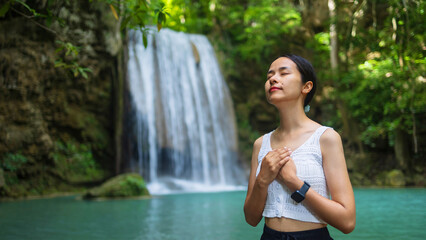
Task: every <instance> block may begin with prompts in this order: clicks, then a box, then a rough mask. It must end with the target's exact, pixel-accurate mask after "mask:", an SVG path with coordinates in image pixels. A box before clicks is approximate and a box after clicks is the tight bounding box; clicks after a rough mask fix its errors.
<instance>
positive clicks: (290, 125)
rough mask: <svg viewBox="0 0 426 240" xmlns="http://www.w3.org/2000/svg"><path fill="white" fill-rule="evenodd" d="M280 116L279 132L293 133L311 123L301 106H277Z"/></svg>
mask: <svg viewBox="0 0 426 240" xmlns="http://www.w3.org/2000/svg"><path fill="white" fill-rule="evenodd" d="M277 109H278V111H279V115H280V125H279V127H278V128H277V131H278V132H282V133H291V132H293V131H295V130H298V129H300V128H301V127H303V126H306V124H308V123H309V121H310V119H309V118H308V117H307V116H306V114H305V111H304V109H303V108H302V107H301V106H300V105H299V104H285V105H280V106H277Z"/></svg>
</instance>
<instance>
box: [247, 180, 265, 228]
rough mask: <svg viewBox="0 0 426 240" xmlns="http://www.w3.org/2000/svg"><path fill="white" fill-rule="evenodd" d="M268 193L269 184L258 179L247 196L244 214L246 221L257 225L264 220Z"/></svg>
mask: <svg viewBox="0 0 426 240" xmlns="http://www.w3.org/2000/svg"><path fill="white" fill-rule="evenodd" d="M267 195H268V185H266V184H263V183H261V182H260V181H258V180H256V181H255V183H254V185H253V189H252V191H251V192H250V194H249V196H247V198H246V201H245V203H244V215H245V218H246V222H247V223H248V224H250V225H251V226H253V227H255V226H257V224H258V223H259V222H260V220H262V213H263V209H264V208H265V203H266V197H267Z"/></svg>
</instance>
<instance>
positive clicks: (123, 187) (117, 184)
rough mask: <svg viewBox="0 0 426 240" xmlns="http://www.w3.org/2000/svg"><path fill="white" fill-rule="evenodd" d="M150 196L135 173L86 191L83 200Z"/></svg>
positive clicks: (123, 175) (115, 178) (119, 176)
mask: <svg viewBox="0 0 426 240" xmlns="http://www.w3.org/2000/svg"><path fill="white" fill-rule="evenodd" d="M140 196H150V194H149V191H148V189H147V188H146V185H145V181H144V180H143V178H142V177H141V176H140V175H139V174H136V173H127V174H122V175H118V176H116V177H113V178H111V179H110V180H108V181H106V182H105V183H103V184H102V185H101V186H99V187H95V188H92V189H90V190H88V191H87V192H86V193H85V194H84V195H83V198H84V199H94V198H125V197H140Z"/></svg>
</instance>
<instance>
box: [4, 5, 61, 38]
mask: <svg viewBox="0 0 426 240" xmlns="http://www.w3.org/2000/svg"><path fill="white" fill-rule="evenodd" d="M11 9H12V11H14V12H16V13H17V14H19V15H21V16H23V17H25V18H26V19H29V20H30V21H32V22H33V23H35V24H36V25H37V26H39V27H41V28H43V29H44V30H46V31H49V32H51V33H53V34H55V35H58V33H57V32H55V31H54V30H52V29H50V28H48V27H46V26H44V25H43V24H41V23H39V22H37V21H35V20H34V19H33V18H34V17H35V16H28V15H25V14H24V13H22V12H20V11H18V10H16V9H15V8H13V7H12V8H11Z"/></svg>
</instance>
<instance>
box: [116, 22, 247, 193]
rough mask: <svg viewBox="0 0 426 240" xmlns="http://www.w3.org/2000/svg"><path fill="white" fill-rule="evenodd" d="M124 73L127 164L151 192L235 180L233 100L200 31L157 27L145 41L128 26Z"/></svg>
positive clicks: (225, 185)
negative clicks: (128, 112) (129, 145)
mask: <svg viewBox="0 0 426 240" xmlns="http://www.w3.org/2000/svg"><path fill="white" fill-rule="evenodd" d="M127 79H128V83H129V88H130V92H131V99H132V108H133V111H134V114H133V116H134V117H133V118H134V119H133V121H132V124H133V127H132V129H134V131H135V132H134V133H133V135H134V136H135V137H134V139H133V140H132V141H134V143H133V146H135V147H134V148H135V152H136V153H134V154H132V157H131V159H130V162H129V165H130V168H131V169H132V171H135V172H139V173H140V174H141V175H142V176H143V177H144V178H145V180H146V181H147V182H148V188H149V190H150V192H151V193H152V194H164V193H170V192H188V191H190V192H193V191H221V190H231V189H235V188H240V187H238V186H241V185H242V184H243V183H244V181H245V180H244V179H245V178H244V172H243V171H242V167H241V165H240V164H238V161H237V158H238V156H237V133H236V124H235V115H234V110H233V103H232V99H231V96H230V93H229V89H228V87H227V85H226V83H225V81H224V79H223V77H222V75H221V72H220V69H219V65H218V62H217V60H216V57H215V53H214V50H213V47H212V45H211V44H210V42H209V41H208V39H207V38H206V37H205V36H202V35H196V34H186V33H181V32H175V31H172V30H169V29H162V30H161V31H160V32H159V33H155V34H150V35H149V37H148V46H147V48H145V47H144V45H143V40H142V35H141V33H140V32H139V31H133V32H131V33H130V34H129V51H128V71H127ZM124 134H126V133H124Z"/></svg>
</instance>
